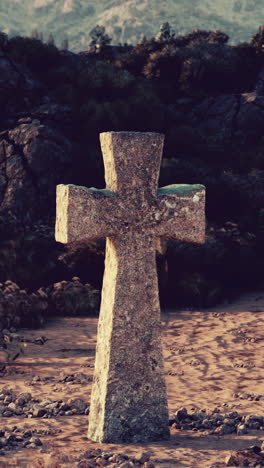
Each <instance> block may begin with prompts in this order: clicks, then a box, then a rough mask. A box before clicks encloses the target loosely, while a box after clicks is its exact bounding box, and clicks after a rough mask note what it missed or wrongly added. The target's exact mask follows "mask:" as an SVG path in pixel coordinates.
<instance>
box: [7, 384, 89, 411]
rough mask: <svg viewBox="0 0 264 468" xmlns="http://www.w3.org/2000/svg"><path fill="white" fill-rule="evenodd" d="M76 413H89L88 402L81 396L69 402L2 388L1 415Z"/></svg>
mask: <svg viewBox="0 0 264 468" xmlns="http://www.w3.org/2000/svg"><path fill="white" fill-rule="evenodd" d="M74 414H78V415H82V414H83V415H84V414H85V415H87V414H89V407H88V404H87V403H86V402H85V401H84V400H82V399H81V398H71V399H70V400H68V401H67V402H66V401H62V400H55V401H52V400H50V399H47V398H43V399H42V400H35V399H33V398H32V395H31V393H20V394H16V393H15V392H14V391H13V390H12V389H10V388H8V387H4V388H2V389H1V390H0V417H1V416H2V417H4V418H9V417H12V416H13V415H16V416H24V417H26V418H56V417H57V416H73V415H74Z"/></svg>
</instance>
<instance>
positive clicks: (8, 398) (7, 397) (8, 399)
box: [4, 395, 12, 404]
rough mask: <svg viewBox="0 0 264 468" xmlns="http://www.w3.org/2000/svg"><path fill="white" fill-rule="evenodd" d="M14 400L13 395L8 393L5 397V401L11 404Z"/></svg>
mask: <svg viewBox="0 0 264 468" xmlns="http://www.w3.org/2000/svg"><path fill="white" fill-rule="evenodd" d="M11 402H12V396H11V395H6V396H5V398H4V403H6V404H9V403H11Z"/></svg>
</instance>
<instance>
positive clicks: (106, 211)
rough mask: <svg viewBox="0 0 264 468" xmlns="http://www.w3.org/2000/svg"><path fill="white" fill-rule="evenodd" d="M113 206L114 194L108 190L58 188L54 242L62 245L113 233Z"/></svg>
mask: <svg viewBox="0 0 264 468" xmlns="http://www.w3.org/2000/svg"><path fill="white" fill-rule="evenodd" d="M115 204H116V194H115V193H113V192H111V191H110V190H106V189H103V190H97V189H95V188H89V189H88V188H86V187H77V186H75V185H62V184H61V185H58V186H57V219H56V235H55V237H56V240H57V241H58V242H62V243H63V244H66V243H68V242H73V241H77V240H79V241H80V240H88V239H90V240H92V239H99V238H102V237H108V236H111V235H113V234H115V231H116V228H115V224H114V222H113V217H112V219H111V213H112V212H113V211H114V207H115Z"/></svg>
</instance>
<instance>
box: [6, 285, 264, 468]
mask: <svg viewBox="0 0 264 468" xmlns="http://www.w3.org/2000/svg"><path fill="white" fill-rule="evenodd" d="M263 311H264V294H259V293H258V294H251V295H247V296H244V297H242V298H241V299H240V300H238V301H236V302H235V303H233V304H228V305H224V306H219V307H216V308H214V309H209V310H206V311H197V310H194V311H190V310H177V311H176V310H173V311H165V312H164V313H163V314H162V324H163V337H164V341H163V342H164V358H165V370H166V381H167V389H168V399H169V411H170V414H173V413H174V412H175V410H177V409H178V408H180V407H183V406H184V407H186V408H187V409H191V408H194V407H195V408H199V409H208V410H213V409H214V408H215V407H217V406H222V407H223V410H224V409H226V410H227V411H229V410H230V411H233V410H237V411H238V412H239V413H241V414H258V415H263V416H264V399H260V401H249V400H246V399H242V400H240V399H238V398H236V397H235V396H234V393H236V392H247V393H257V394H261V395H264V370H263V368H264V348H263V344H264V315H263ZM96 326H97V319H95V318H76V317H75V318H58V319H54V320H51V321H49V322H48V323H46V324H45V326H44V327H43V328H41V329H38V330H33V331H28V330H23V336H25V337H26V338H29V339H31V340H33V339H34V338H37V337H39V336H45V337H46V338H47V341H46V343H45V344H44V345H42V346H41V345H37V344H33V343H30V344H29V345H28V347H27V349H26V352H25V354H24V355H23V356H22V357H21V358H19V359H18V360H17V361H16V362H15V366H13V367H15V368H16V369H18V370H19V371H21V370H23V371H24V374H21V373H18V374H14V373H12V374H11V375H9V376H2V377H0V389H1V388H2V387H3V386H4V385H9V386H11V387H12V388H14V389H15V390H17V391H19V392H21V391H29V392H31V393H32V395H33V397H35V398H45V397H46V398H50V399H54V400H55V399H57V400H58V399H67V398H69V397H81V398H83V399H85V400H87V401H89V397H90V391H91V384H89V383H88V384H87V385H86V384H85V385H84V384H82V385H81V384H71V383H58V382H56V380H57V381H58V376H59V374H60V372H62V371H64V372H66V373H69V374H70V373H84V374H87V375H90V376H91V377H92V373H93V362H94V355H95V344H96ZM241 364H243V367H241ZM0 375H1V374H0ZM36 375H38V376H40V377H53V378H54V380H53V381H47V382H36V383H34V385H32V383H30V382H31V380H32V377H34V376H36ZM0 425H1V426H0V427H2V426H4V425H6V426H9V427H11V426H13V425H17V426H18V427H25V426H28V427H35V428H36V427H37V428H38V429H40V428H47V427H52V428H59V429H61V432H60V433H59V434H57V435H56V436H43V437H41V440H42V442H43V446H42V447H41V448H40V449H38V450H32V449H31V450H30V449H23V450H21V451H19V452H16V453H15V452H10V453H8V454H7V455H6V456H5V458H4V459H3V457H1V458H0V467H1V468H4V467H11V466H12V467H20V466H21V467H27V468H30V467H32V466H41V464H39V465H34V463H36V461H37V460H38V459H39V460H41V459H42V460H45V466H49V462H48V460H49V454H50V453H51V452H52V451H54V450H55V451H58V452H59V453H63V454H70V455H72V454H74V455H76V456H77V455H78V454H80V453H82V452H84V451H86V450H89V449H90V448H94V447H100V448H102V449H103V450H105V451H108V452H113V451H114V452H121V453H126V454H127V455H131V456H133V455H135V454H136V453H138V452H139V451H142V450H144V451H149V452H151V454H152V460H153V461H154V462H155V463H156V467H163V468H169V467H195V468H206V467H209V466H212V465H213V464H215V466H216V467H220V466H225V465H224V464H223V462H224V460H225V457H226V455H227V454H228V453H229V452H230V450H239V449H242V448H245V447H248V446H250V445H253V444H256V443H260V441H262V440H264V432H263V431H250V432H249V433H248V434H247V435H244V436H237V435H231V436H230V435H226V436H220V437H218V436H214V435H204V434H202V433H198V432H192V431H185V432H181V431H179V430H176V429H172V430H171V440H170V441H168V442H160V443H151V444H148V445H144V446H142V445H116V444H115V445H106V444H103V445H100V444H96V443H94V442H91V441H89V440H87V437H86V433H87V417H86V416H70V417H65V416H64V417H58V418H57V419H24V418H21V417H16V418H0ZM42 466H43V465H42ZM61 466H65V467H66V466H70V465H69V464H68V463H67V464H66V463H65V464H63V465H61Z"/></svg>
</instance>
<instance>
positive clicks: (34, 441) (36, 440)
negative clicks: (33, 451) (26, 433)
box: [29, 437, 42, 447]
mask: <svg viewBox="0 0 264 468" xmlns="http://www.w3.org/2000/svg"><path fill="white" fill-rule="evenodd" d="M29 443H30V444H34V445H36V447H40V446H41V445H42V442H41V440H40V439H39V438H38V437H31V439H29Z"/></svg>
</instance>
